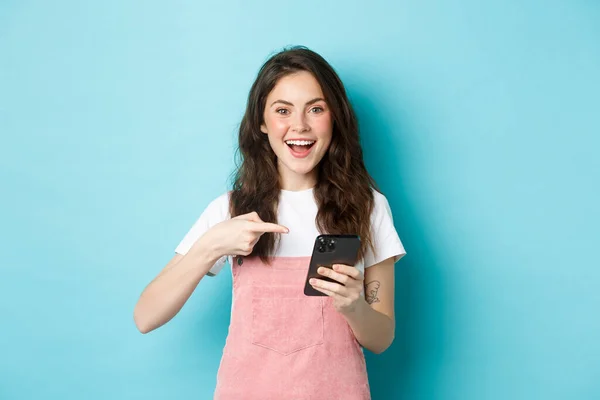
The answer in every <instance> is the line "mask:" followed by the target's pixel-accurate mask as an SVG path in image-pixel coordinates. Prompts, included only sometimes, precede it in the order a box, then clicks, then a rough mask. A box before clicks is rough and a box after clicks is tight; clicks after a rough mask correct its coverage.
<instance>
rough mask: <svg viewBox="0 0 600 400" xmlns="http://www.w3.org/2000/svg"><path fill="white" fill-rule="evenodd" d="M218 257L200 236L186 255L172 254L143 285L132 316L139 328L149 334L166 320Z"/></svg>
mask: <svg viewBox="0 0 600 400" xmlns="http://www.w3.org/2000/svg"><path fill="white" fill-rule="evenodd" d="M220 257H221V256H220V255H219V254H216V253H214V252H212V251H210V250H209V247H208V246H207V245H205V244H204V243H203V241H202V238H201V239H200V240H198V241H197V242H196V243H195V244H194V245H193V246H192V248H191V249H190V251H189V252H188V253H187V254H186V255H185V256H182V255H180V254H175V256H174V257H173V258H172V259H171V260H170V261H169V263H168V264H167V265H166V266H165V267H164V268H163V270H162V271H161V272H160V273H159V274H158V276H157V277H156V278H154V280H152V282H150V284H148V286H146V288H145V289H144V291H143V292H142V294H141V296H140V298H139V300H138V302H137V304H136V306H135V309H134V312H133V319H134V321H135V325H136V326H137V328H138V330H139V331H140V332H142V333H148V332H150V331H152V330H154V329H156V328H159V327H160V326H162V325H164V324H166V323H167V322H169V321H170V320H171V319H172V318H173V317H174V316H175V315H176V314H177V313H178V312H179V311H180V310H181V308H182V307H183V305H184V304H185V302H186V301H187V300H188V299H189V297H190V296H191V295H192V293H193V291H194V289H195V288H196V286H198V283H200V281H201V280H202V278H203V277H204V276H205V275H206V274H207V272H208V270H210V268H211V267H212V266H213V265H214V263H215V262H216V261H217V260H218V259H219V258H220Z"/></svg>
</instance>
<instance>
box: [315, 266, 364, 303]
mask: <svg viewBox="0 0 600 400" xmlns="http://www.w3.org/2000/svg"><path fill="white" fill-rule="evenodd" d="M317 272H318V273H319V274H320V275H323V276H326V277H328V278H331V279H333V280H335V281H337V282H339V283H337V282H328V281H325V280H323V279H315V278H313V279H311V280H310V282H309V283H310V284H311V286H312V287H313V288H315V289H316V290H318V291H319V292H322V293H325V294H326V295H328V296H329V297H332V298H333V305H334V307H335V308H336V310H338V311H339V312H340V313H342V314H350V313H352V312H354V311H355V310H356V307H357V305H359V304H360V303H361V302H364V301H365V300H364V298H363V297H362V296H361V295H360V293H361V292H362V290H363V284H364V276H363V274H362V272H360V270H359V269H358V268H356V267H352V266H349V265H343V264H334V265H333V270H332V269H331V268H325V267H319V269H318V270H317Z"/></svg>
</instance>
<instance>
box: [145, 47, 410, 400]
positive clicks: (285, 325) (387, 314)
mask: <svg viewBox="0 0 600 400" xmlns="http://www.w3.org/2000/svg"><path fill="white" fill-rule="evenodd" d="M239 150H240V155H241V164H240V165H239V168H238V169H237V173H236V175H235V181H234V184H233V188H232V190H231V191H230V192H228V193H225V194H223V195H221V196H219V197H218V198H216V199H215V200H213V201H212V202H211V203H210V204H209V205H208V206H207V208H206V209H205V210H204V212H203V213H202V215H201V216H200V218H199V219H198V221H196V223H195V224H194V225H193V226H192V228H191V229H190V231H189V232H188V233H187V235H186V236H185V237H184V238H183V240H182V241H181V243H180V244H179V246H177V248H176V250H175V252H176V254H175V256H174V257H173V259H172V260H171V261H170V262H169V263H168V264H167V265H166V266H165V268H164V269H163V271H162V272H160V274H159V275H158V276H157V277H156V278H155V279H154V280H153V281H152V282H151V283H150V284H149V285H148V286H147V287H146V288H145V290H144V291H143V293H142V295H141V296H140V299H139V301H138V304H137V305H136V308H135V312H134V319H135V322H136V325H137V327H138V329H139V330H140V331H141V332H143V333H146V332H149V331H151V330H153V329H156V328H158V327H159V326H161V325H163V324H165V323H166V322H168V321H169V320H170V319H171V318H173V317H174V316H175V315H176V314H177V312H179V310H180V309H181V307H182V306H183V305H184V303H185V302H186V301H187V299H188V298H189V297H190V295H191V294H192V292H193V291H194V289H195V288H196V286H197V285H198V283H199V282H200V281H201V280H202V278H203V277H204V276H205V275H209V276H214V275H216V274H217V273H218V272H219V271H220V270H221V268H222V267H223V265H224V264H225V263H226V262H227V261H229V263H230V265H231V267H232V274H233V305H232V310H231V312H232V314H231V324H230V327H229V334H228V337H227V341H226V345H225V349H224V350H223V357H222V359H221V364H220V367H219V372H218V376H217V386H216V390H215V399H223V400H228V399H236V400H238V399H260V400H266V399H277V400H281V399H327V400H332V399H343V400H354V399H356V400H364V399H370V394H369V384H368V379H367V372H366V366H365V359H364V355H363V351H362V348H363V347H364V348H367V349H369V350H370V351H372V352H375V353H381V352H382V351H384V350H385V349H386V348H388V347H389V346H390V344H391V343H392V340H393V338H394V263H395V262H396V261H398V260H399V259H400V258H401V257H402V256H403V255H404V254H406V252H405V250H404V247H403V245H402V243H401V241H400V238H399V237H398V234H397V232H396V230H395V228H394V225H393V221H392V215H391V211H390V208H389V205H388V202H387V200H386V198H385V197H384V196H383V195H382V194H381V193H379V192H378V191H377V190H376V188H375V183H374V182H373V179H372V178H371V177H370V175H369V174H368V172H367V170H366V168H365V165H364V162H363V157H362V149H361V146H360V142H359V133H358V124H357V121H356V117H355V114H354V111H353V110H352V107H351V105H350V102H349V101H348V98H347V96H346V92H345V89H344V86H343V84H342V82H341V81H340V79H339V77H338V76H337V74H336V73H335V71H334V70H333V68H332V67H331V66H330V65H329V64H328V63H327V62H326V61H325V60H324V59H323V58H322V57H321V56H320V55H318V54H317V53H315V52H313V51H311V50H309V49H307V48H305V47H294V48H291V49H287V50H284V51H282V52H280V53H278V54H275V55H274V56H272V57H271V58H270V59H269V60H268V61H267V62H266V63H265V64H264V65H263V66H262V68H261V69H260V71H259V73H258V76H257V78H256V81H255V82H254V84H253V86H252V88H251V90H250V94H249V98H248V103H247V109H246V112H245V115H244V117H243V120H242V122H241V125H240V129H239ZM320 233H330V234H357V235H359V236H360V238H361V248H360V250H359V255H360V257H359V258H360V261H359V262H358V263H357V264H356V265H352V266H350V265H334V266H333V269H331V268H320V270H319V273H320V274H321V275H323V276H324V277H329V278H331V279H333V280H334V282H331V281H326V280H322V279H315V280H311V282H310V284H311V285H312V286H313V287H314V288H315V289H316V290H318V291H320V292H322V293H324V294H326V296H322V297H319V296H306V295H304V293H303V288H304V280H305V279H306V273H307V268H308V264H309V261H310V255H311V252H312V250H313V245H314V242H315V238H316V237H317V235H319V234H320Z"/></svg>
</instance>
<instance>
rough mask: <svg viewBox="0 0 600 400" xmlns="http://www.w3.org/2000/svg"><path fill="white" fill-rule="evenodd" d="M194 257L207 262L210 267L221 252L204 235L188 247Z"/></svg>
mask: <svg viewBox="0 0 600 400" xmlns="http://www.w3.org/2000/svg"><path fill="white" fill-rule="evenodd" d="M190 252H193V254H194V257H195V258H198V260H199V261H203V262H206V263H208V264H209V265H210V266H211V267H212V266H213V264H214V263H216V262H217V261H218V260H219V259H220V258H221V257H223V254H221V253H222V252H221V250H220V249H219V247H218V246H216V245H215V244H214V243H212V241H211V240H210V238H209V237H208V236H206V235H204V236H202V237H201V238H200V239H199V240H198V241H197V242H196V243H195V244H194V245H193V246H192V248H191V249H190Z"/></svg>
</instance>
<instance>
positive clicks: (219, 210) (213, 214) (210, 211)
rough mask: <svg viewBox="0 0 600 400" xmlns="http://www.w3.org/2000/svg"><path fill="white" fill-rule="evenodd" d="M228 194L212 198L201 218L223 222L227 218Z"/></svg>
mask: <svg viewBox="0 0 600 400" xmlns="http://www.w3.org/2000/svg"><path fill="white" fill-rule="evenodd" d="M229 194H230V192H225V193H223V194H221V195H219V196H218V197H215V198H213V199H212V200H211V201H210V202H209V203H208V205H207V206H206V208H205V209H204V212H203V213H202V217H203V218H204V219H206V220H208V221H212V222H214V221H223V220H225V219H227V218H229V215H230V214H229Z"/></svg>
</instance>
